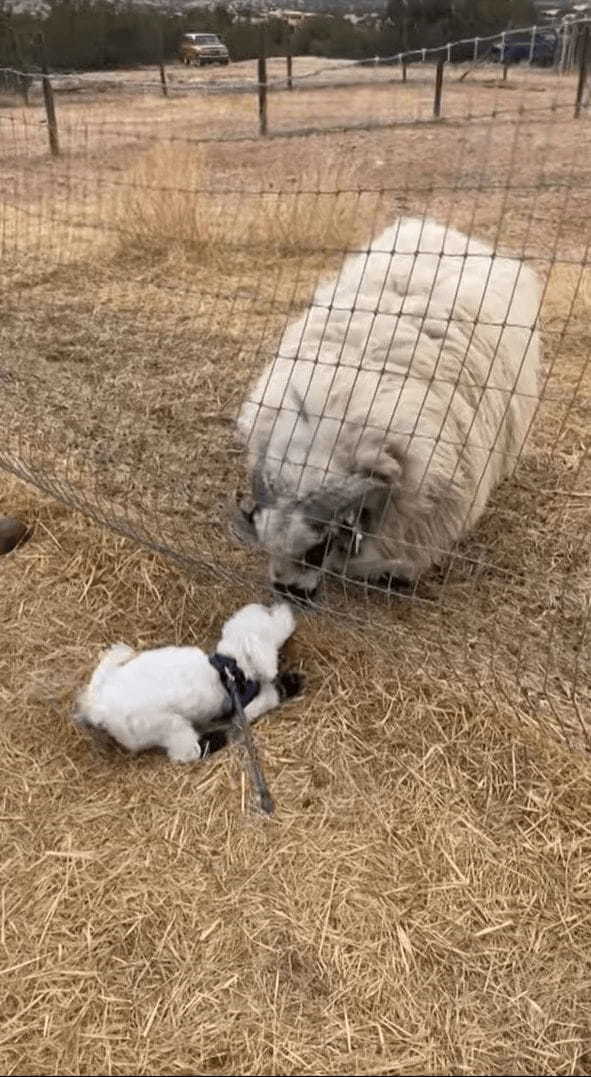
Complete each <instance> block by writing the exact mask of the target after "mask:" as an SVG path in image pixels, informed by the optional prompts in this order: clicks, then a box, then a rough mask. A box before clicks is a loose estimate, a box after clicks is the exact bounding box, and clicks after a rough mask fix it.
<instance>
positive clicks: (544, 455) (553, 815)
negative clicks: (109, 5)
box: [0, 72, 591, 1075]
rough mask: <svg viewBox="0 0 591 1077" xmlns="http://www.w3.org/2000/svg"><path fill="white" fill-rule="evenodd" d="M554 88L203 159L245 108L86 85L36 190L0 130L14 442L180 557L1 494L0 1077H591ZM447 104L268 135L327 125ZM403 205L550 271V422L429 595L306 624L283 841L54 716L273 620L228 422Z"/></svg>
mask: <svg viewBox="0 0 591 1077" xmlns="http://www.w3.org/2000/svg"><path fill="white" fill-rule="evenodd" d="M208 77H213V76H208ZM551 80H552V76H550V75H527V74H526V75H522V74H519V75H516V76H515V78H514V81H513V82H512V85H514V87H515V88H513V89H511V88H507V87H502V86H500V85H499V84H496V83H494V79H493V78H492V76H491V74H490V72H489V73H486V72H484V73H482V74H480V75H477V76H476V84H475V85H470V80H468V82H467V83H464V84H462V86H459V85H455V86H449V87H448V89H447V93H446V98H445V100H446V102H447V108H448V112H447V115H448V117H449V118H448V122H446V123H444V124H442V125H439V126H432V125H414V126H413V125H412V124H408V123H406V122H404V123H402V124H401V125H400V126H397V127H393V128H391V129H386V130H381V131H369V132H366V131H356V132H353V133H340V134H332V135H329V134H324V135H321V136H315V137H310V138H299V139H277V140H273V141H270V142H269V143H267V144H264V145H263V144H261V143H257V142H250V143H248V142H247V143H234V144H217V145H208V146H207V147H201V146H197V145H195V144H194V142H192V141H191V139H192V138H194V137H197V136H198V135H204V134H207V135H208V136H209V135H211V134H220V133H221V134H224V133H226V134H236V133H238V132H239V131H240V130H244V128H245V125H246V124H247V123H250V122H251V119H252V123H253V124H254V118H253V117H252V113H253V111H254V102H253V100H252V98H238V97H230V96H227V97H223V98H222V97H215V98H212V99H209V98H208V99H204V98H198V99H197V98H195V97H190V98H186V97H179V99H174V100H172V101H169V102H164V101H160V100H158V99H152V98H151V97H150V96H146V97H142V98H135V97H134V98H122V97H120V96H117V95H116V94H113V93H112V92H110V91H108V92H106V93H101V94H100V95H95V96H92V94H91V93H90V91H88V92H87V91H81V92H80V93H79V94H77V95H67V101H64V103H63V104H62V102H61V99H60V106H59V107H60V118H61V127H62V140H63V143H64V148H65V151H66V152H65V154H64V157H63V159H62V160H61V161H60V162H57V163H52V164H50V163H48V162H47V159H46V156H45V143H44V138H45V132H44V130H43V128H41V127H40V126H39V118H40V117H39V112H38V110H37V108H36V107H34V108H32V109H31V110H29V112H28V113H27V115H26V116H25V115H24V113H23V112H22V110H20V109H18V108H16V107H14V105H13V104H11V105H10V107H5V108H3V109H2V110H0V138H2V163H1V165H0V174H1V183H2V187H1V199H0V214H1V216H0V244H1V247H0V249H1V252H2V260H1V262H0V282H1V284H2V320H1V322H0V343H1V347H2V353H1V360H0V374H1V375H2V387H3V395H2V398H1V400H0V421H1V425H2V429H3V430H4V434H3V436H4V439H5V440H4V442H3V443H2V446H0V452H3V453H4V454H5V458H6V460H7V462H8V463H12V464H13V465H14V466H16V465H17V464H18V463H19V462H20V467H21V470H22V469H23V467H25V466H26V467H27V468H28V469H29V473H30V474H31V475H32V476H33V477H34V478H35V479H36V480H37V481H39V482H42V483H44V484H45V485H46V486H47V487H48V488H50V489H51V490H53V491H56V492H58V493H61V494H62V495H63V496H64V497H66V498H69V499H70V500H71V501H72V502H76V499H77V500H78V501H79V502H84V504H85V506H86V507H89V506H90V507H91V508H92V509H93V511H94V512H95V514H96V515H97V516H98V517H101V516H102V517H105V518H109V519H117V521H118V523H119V525H120V526H121V527H128V528H129V529H133V530H135V531H136V532H137V533H139V534H142V535H143V537H145V538H147V539H151V540H152V541H154V542H155V543H157V544H158V543H160V544H163V545H166V546H168V547H171V548H172V549H175V550H177V551H178V552H180V553H182V554H183V555H184V556H185V557H186V558H187V559H188V563H190V565H191V571H190V573H189V574H188V573H187V571H186V569H185V568H183V569H181V568H180V567H175V565H174V564H172V563H171V562H168V561H166V560H164V559H163V558H161V557H159V556H157V555H155V554H151V553H146V552H145V551H142V550H141V549H139V548H138V547H137V546H136V545H134V544H133V543H131V542H130V541H128V540H126V539H124V538H120V537H117V536H115V535H113V534H112V533H111V532H108V531H105V530H102V529H99V528H98V527H96V526H95V525H94V524H93V523H91V522H89V521H88V520H86V519H84V518H83V517H81V516H78V515H76V513H75V512H74V511H73V510H72V508H71V507H66V506H64V505H62V504H59V503H58V502H56V501H55V500H54V499H53V498H51V497H49V496H45V495H43V494H41V493H36V492H34V491H32V490H31V488H30V487H25V486H23V485H20V484H19V483H18V482H17V481H16V480H15V479H13V478H11V477H9V476H8V475H6V474H4V477H3V478H1V479H0V512H10V513H13V514H16V515H20V516H21V517H22V518H25V519H27V520H30V521H31V522H33V523H34V525H35V531H34V536H33V538H32V540H31V541H30V543H29V544H28V545H27V546H25V547H23V548H22V549H20V550H19V551H17V552H16V553H14V554H11V555H9V556H8V557H7V558H4V559H3V560H2V562H1V563H0V572H1V573H2V590H1V592H0V615H1V617H2V627H3V637H2V638H3V643H4V646H3V648H2V652H1V654H0V711H1V718H2V720H1V724H0V737H1V741H2V744H1V747H2V751H1V758H2V771H3V774H2V786H3V790H4V803H3V809H2V820H3V842H2V851H3V858H2V869H1V871H2V881H1V894H2V898H1V901H0V947H1V948H2V964H1V967H0V991H1V992H2V997H1V1005H0V1013H1V1014H2V1027H1V1029H0V1069H1V1070H2V1072H5V1073H22V1074H44V1073H63V1074H98V1073H103V1072H108V1073H115V1074H134V1073H144V1072H145V1073H154V1074H168V1073H175V1074H177V1073H178V1074H192V1073H204V1074H212V1075H213V1074H231V1073H240V1074H255V1073H257V1074H258V1073H261V1074H298V1073H310V1074H337V1073H347V1074H367V1075H369V1074H402V1073H417V1074H418V1073H433V1074H437V1073H483V1074H485V1073H495V1074H496V1073H499V1074H500V1073H509V1072H510V1073H518V1074H537V1073H565V1074H566V1073H575V1074H587V1073H589V1072H591V1032H590V1025H589V1013H590V1004H591V972H590V958H591V947H590V941H591V930H590V927H589V878H590V868H591V844H590V843H591V834H590V827H589V819H590V815H591V812H590V808H591V795H590V793H589V777H590V773H589V772H590V766H589V762H588V757H587V756H586V755H585V753H584V751H583V750H582V749H583V747H584V741H585V737H584V733H583V729H582V726H584V725H585V723H586V721H587V720H588V714H589V701H590V698H591V697H590V679H589V674H588V661H589V659H588V648H587V646H586V639H585V629H586V623H587V614H588V595H589V549H588V541H589V540H588V535H589V501H588V498H587V496H586V495H587V492H588V480H587V476H588V468H587V465H586V450H587V441H588V421H589V399H590V388H591V387H590V385H589V374H588V372H587V360H588V355H589V347H590V345H591V340H590V338H589V328H588V326H589V303H590V293H589V276H588V273H589V270H588V268H587V266H586V262H587V250H588V244H589V239H590V224H589V221H590V214H589V208H590V205H591V201H590V198H589V181H590V177H591V161H590V158H589V141H590V140H589V129H588V121H587V119H586V118H584V119H582V120H581V121H580V122H579V123H578V124H575V123H574V122H573V121H572V120H571V119H570V109H567V108H566V104H567V103H568V102H571V101H572V96H573V84H572V81H570V80H564V81H561V82H555V81H551ZM396 94H397V96H396ZM430 94H431V87H430V86H429V84H428V80H427V79H426V78H424V77H422V76H421V73H420V72H417V73H415V74H414V75H413V82H412V83H411V84H409V85H408V86H407V87H398V90H396V88H395V87H393V86H392V85H389V84H384V85H377V84H376V85H373V84H372V85H371V86H368V87H361V88H349V89H340V90H336V89H327V90H323V91H313V90H310V91H306V92H303V91H300V92H298V93H297V94H293V95H290V96H289V97H288V95H283V96H282V97H276V98H275V97H274V98H273V99H272V102H271V107H272V110H273V111H272V115H274V116H275V125H276V126H277V127H278V128H281V127H283V128H287V127H309V126H319V125H320V126H322V124H323V123H324V124H330V125H335V126H336V125H338V123H341V124H343V123H345V122H355V121H359V122H361V121H362V120H363V119H364V118H367V117H368V115H370V116H371V118H372V119H373V120H378V121H385V120H387V119H388V117H390V118H391V110H392V104H393V102H396V108H397V111H398V114H399V115H401V116H402V118H403V119H404V120H408V119H412V118H413V117H417V116H419V115H422V114H426V112H427V111H428V108H429V100H430ZM64 97H65V95H64ZM509 99H511V102H512V103H511V106H510V107H508V106H507V105H506V104H505V102H506V101H508V100H509ZM553 105H554V106H555V107H554V108H553V107H552V106H553ZM520 108H524V109H526V110H527V111H526V112H525V113H521V114H520V112H519V109H520ZM534 109H535V111H532V110H534ZM370 110H371V111H370ZM492 113H496V115H495V116H494V117H493V116H492V115H491V114H492ZM470 115H471V116H472V117H473V116H475V115H479V116H481V119H480V120H474V119H470ZM485 115H486V116H488V118H487V119H484V118H482V117H484V116H485ZM319 191H322V192H325V193H322V194H318V193H317V192H319ZM336 192H340V193H336ZM400 211H402V212H407V211H410V212H420V213H424V212H428V213H431V214H434V215H435V216H438V217H440V218H442V219H443V220H449V222H450V223H451V224H454V225H459V226H460V227H463V228H467V229H470V230H471V231H473V232H474V233H475V234H479V235H483V236H485V237H488V238H490V239H493V240H495V241H498V242H499V243H500V244H502V245H506V246H509V247H511V248H512V249H514V250H516V251H517V252H518V253H522V254H525V255H526V256H528V257H529V258H531V259H532V260H533V261H534V262H535V264H536V265H537V266H538V268H539V270H540V272H541V273H542V275H543V276H544V279H545V281H546V282H547V289H546V293H545V299H544V310H543V315H544V334H545V344H546V372H547V383H546V392H545V399H544V403H543V406H542V407H541V409H540V415H539V417H538V422H537V423H536V428H535V430H534V432H533V436H532V442H531V446H530V449H529V452H528V455H527V457H526V459H525V460H524V461H523V465H522V467H521V469H520V471H519V473H518V475H517V477H516V479H515V481H514V482H513V483H512V484H511V485H510V486H508V487H506V488H505V489H503V490H502V491H500V492H499V494H498V496H497V498H496V501H495V504H494V505H493V506H492V507H491V511H490V513H489V514H488V516H487V519H486V520H485V521H484V522H483V525H482V527H481V528H479V530H478V533H477V534H475V535H474V536H472V538H471V540H470V542H469V543H467V544H466V546H465V547H463V549H462V550H461V551H458V556H457V558H456V559H455V560H454V562H453V564H452V565H451V566H450V567H449V569H448V570H447V571H446V572H445V573H443V574H442V575H441V576H440V577H433V578H432V579H430V580H427V581H425V583H424V584H423V585H422V587H421V590H420V592H419V594H418V596H417V597H416V598H415V600H414V601H412V602H406V603H403V602H401V603H399V604H393V605H388V604H387V603H386V602H384V601H383V600H379V599H377V598H372V597H371V596H370V597H366V598H363V596H362V597H355V596H353V597H349V598H348V599H345V598H343V597H342V596H340V595H339V594H337V593H336V592H335V591H332V592H331V593H330V606H331V611H332V612H331V614H330V615H329V613H321V614H318V615H315V616H310V617H308V618H306V619H305V620H303V622H302V624H301V627H300V630H299V632H298V634H297V636H296V637H295V639H294V641H293V643H292V644H291V645H290V660H291V662H292V663H294V664H297V665H301V667H302V668H303V670H304V671H305V673H306V675H307V678H308V687H307V693H306V697H305V699H304V700H303V701H299V702H297V703H295V704H293V705H291V706H290V707H289V708H285V710H284V711H283V712H282V713H280V714H277V715H275V716H273V717H270V718H269V719H268V720H266V721H264V722H263V723H262V724H261V726H260V727H259V730H258V743H259V745H260V747H261V749H262V752H263V754H264V758H265V764H266V770H267V773H268V776H269V779H270V782H271V785H272V788H273V792H274V795H275V797H276V800H277V803H278V812H277V816H276V818H274V819H273V820H272V821H270V822H268V823H266V822H263V821H262V820H259V819H257V818H253V817H252V815H251V813H250V812H249V809H248V796H247V790H246V789H245V788H244V785H243V783H242V779H241V774H240V770H239V766H238V761H237V759H235V758H234V756H233V755H231V754H229V753H228V754H227V755H226V757H225V758H219V759H216V760H214V761H212V762H211V763H209V764H206V765H204V766H203V767H200V768H192V769H187V770H185V769H182V768H174V767H171V766H170V765H168V764H167V763H166V761H165V760H163V759H161V758H159V757H157V756H146V757H144V758H142V759H139V760H135V761H132V760H129V759H127V758H125V757H123V756H120V755H118V754H115V755H113V756H109V757H101V756H97V755H96V754H94V753H93V751H92V750H91V748H90V746H89V745H88V744H87V743H86V741H85V740H84V739H83V738H82V737H81V736H80V735H79V734H78V733H77V732H76V731H75V730H74V729H73V728H72V726H71V725H70V724H69V722H68V714H69V710H70V706H71V701H72V696H73V693H74V691H75V690H76V688H77V686H78V685H79V683H80V681H81V679H82V678H83V677H84V676H85V675H86V673H87V672H88V670H89V669H90V668H91V666H92V664H93V662H94V660H95V659H96V656H97V654H98V652H99V649H100V646H101V645H102V644H103V643H104V642H110V641H113V640H115V639H119V638H121V639H125V640H127V641H129V642H130V643H132V644H135V645H138V646H143V645H153V644H157V643H161V642H165V641H166V642H185V643H187V642H191V641H196V642H199V643H203V642H205V641H207V642H213V641H214V640H215V633H216V628H217V626H218V625H219V623H220V621H221V620H222V619H223V618H224V617H225V616H226V615H227V614H228V613H229V612H230V611H231V610H232V609H233V608H234V607H235V606H236V605H238V604H239V603H240V602H241V601H242V600H244V599H247V598H250V597H252V596H253V595H255V594H261V593H263V592H262V565H261V564H260V561H259V560H258V558H257V557H256V555H255V554H253V553H247V552H245V551H241V550H238V549H236V548H234V546H233V545H232V543H231V541H230V540H229V538H228V534H227V527H226V502H227V498H228V496H230V495H231V493H232V491H233V490H234V488H235V486H236V485H237V484H238V483H239V482H240V479H241V476H240V458H239V455H238V454H237V452H236V450H235V448H234V447H233V444H232V440H231V432H230V430H231V419H232V416H233V414H234V412H235V409H236V406H237V404H238V402H239V400H240V397H241V394H242V393H243V391H244V387H245V385H246V383H247V381H248V378H249V377H250V374H251V372H252V370H253V369H258V368H259V367H260V366H261V365H262V363H263V362H264V361H265V359H266V358H267V357H268V355H270V354H271V353H272V349H273V346H274V344H275V342H276V340H277V335H278V333H279V331H280V329H281V326H282V325H283V324H284V322H285V319H286V318H288V317H290V316H291V315H292V314H293V312H294V311H295V310H299V309H301V307H302V305H303V304H305V303H306V301H307V300H308V298H309V295H310V292H311V289H312V287H313V285H314V282H315V280H316V278H317V276H318V274H319V273H321V272H323V271H325V270H326V269H327V268H329V267H330V266H332V265H334V264H337V263H338V260H339V258H340V253H339V252H340V251H342V250H343V249H344V248H345V247H346V246H348V245H351V244H355V243H357V242H360V241H361V242H365V241H366V240H367V238H368V236H369V235H371V234H372V233H373V231H374V230H375V229H376V228H378V227H380V226H381V225H382V224H383V223H384V222H385V221H386V220H389V219H391V218H392V216H393V215H394V214H395V213H397V212H400ZM6 431H8V434H7V433H6ZM209 564H211V566H212V567H211V568H210V567H208V565H209ZM213 567H215V568H216V570H217V572H214V571H213Z"/></svg>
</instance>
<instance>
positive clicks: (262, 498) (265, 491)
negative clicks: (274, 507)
mask: <svg viewBox="0 0 591 1077" xmlns="http://www.w3.org/2000/svg"><path fill="white" fill-rule="evenodd" d="M252 493H253V496H254V499H255V502H256V504H257V505H267V504H268V503H269V500H270V498H271V490H270V489H269V485H268V483H267V481H266V479H265V477H264V475H263V468H262V465H261V463H260V462H259V463H256V464H255V466H254V468H253V471H252Z"/></svg>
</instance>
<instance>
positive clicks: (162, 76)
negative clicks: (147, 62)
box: [157, 26, 168, 97]
mask: <svg viewBox="0 0 591 1077" xmlns="http://www.w3.org/2000/svg"><path fill="white" fill-rule="evenodd" d="M157 33H158V55H159V57H160V60H159V62H158V71H159V73H160V85H161V87H162V96H163V97H168V83H167V81H166V70H165V67H164V34H163V32H162V27H161V26H160V27H159V28H158V30H157Z"/></svg>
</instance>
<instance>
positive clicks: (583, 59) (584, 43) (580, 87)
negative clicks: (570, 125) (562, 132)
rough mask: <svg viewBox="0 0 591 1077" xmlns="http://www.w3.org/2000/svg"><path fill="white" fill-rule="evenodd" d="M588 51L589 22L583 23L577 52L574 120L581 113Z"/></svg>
mask: <svg viewBox="0 0 591 1077" xmlns="http://www.w3.org/2000/svg"><path fill="white" fill-rule="evenodd" d="M588 53H589V24H588V23H585V26H584V27H583V33H582V35H581V45H580V52H579V81H578V83H577V99H576V101H575V120H578V118H579V116H580V114H581V102H582V100H583V92H584V90H585V83H586V81H587V62H588Z"/></svg>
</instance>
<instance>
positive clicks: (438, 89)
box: [433, 56, 445, 119]
mask: <svg viewBox="0 0 591 1077" xmlns="http://www.w3.org/2000/svg"><path fill="white" fill-rule="evenodd" d="M444 67H445V56H440V57H439V59H438V60H437V67H436V68H435V98H434V100H433V115H434V116H435V119H439V117H440V116H441V93H442V90H443V68H444Z"/></svg>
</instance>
